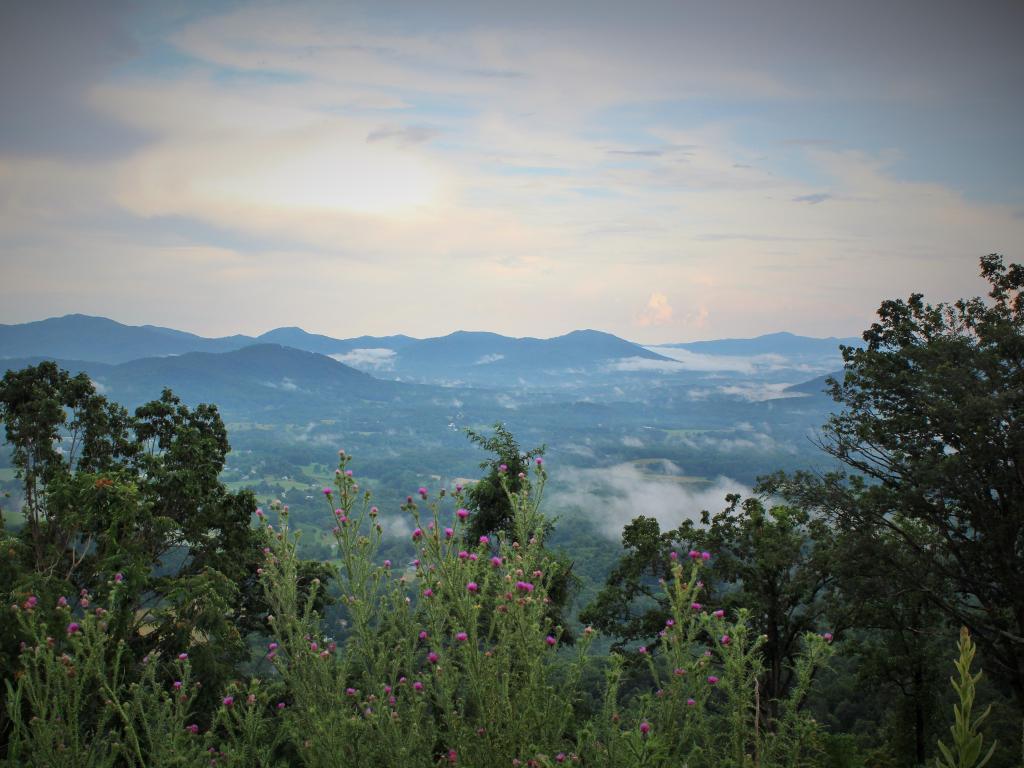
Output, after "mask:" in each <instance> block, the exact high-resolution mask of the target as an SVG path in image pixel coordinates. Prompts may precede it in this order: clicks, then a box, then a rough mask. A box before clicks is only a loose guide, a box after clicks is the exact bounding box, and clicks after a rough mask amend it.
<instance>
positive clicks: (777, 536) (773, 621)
mask: <svg viewBox="0 0 1024 768" xmlns="http://www.w3.org/2000/svg"><path fill="white" fill-rule="evenodd" d="M726 502H727V506H726V508H725V509H724V510H723V511H721V512H719V513H717V514H715V515H711V514H710V513H708V512H706V511H705V512H703V513H702V515H701V522H700V525H697V524H695V523H694V522H693V521H691V520H687V521H685V522H684V523H683V524H682V525H680V526H679V527H678V528H676V529H674V530H670V531H665V532H662V531H661V530H660V526H659V524H658V521H657V520H655V519H653V518H648V517H638V518H636V519H634V520H633V522H631V523H630V524H629V525H627V526H626V528H625V530H624V531H623V535H622V544H623V547H624V548H625V550H626V552H625V554H624V555H623V557H622V559H621V560H620V561H619V564H618V565H617V566H616V567H615V569H614V570H613V571H612V573H611V574H610V575H609V577H608V581H607V583H606V585H605V587H604V589H603V590H602V591H601V592H600V593H599V595H598V597H597V599H596V600H595V601H594V602H593V603H592V604H591V605H590V606H588V607H587V609H586V610H585V611H584V612H583V613H582V615H581V618H582V620H583V621H585V622H589V623H592V624H593V625H594V626H595V627H596V628H598V629H601V630H603V631H605V632H608V633H610V634H612V635H614V636H617V637H618V638H620V639H619V641H618V643H617V645H618V646H619V647H622V646H624V645H626V644H628V643H631V642H635V641H644V642H645V644H646V645H647V646H651V645H656V644H657V643H658V637H659V633H660V632H661V630H662V629H663V628H664V627H665V621H666V620H667V619H668V618H669V612H668V606H667V604H666V603H665V599H664V597H663V596H662V594H661V582H663V581H665V580H667V579H668V578H670V575H671V573H672V563H673V559H674V558H673V553H675V558H679V557H683V558H685V557H687V556H688V554H689V552H690V551H693V552H694V553H699V554H700V555H701V556H702V555H703V552H708V553H709V554H710V555H711V561H710V563H711V567H710V570H709V572H708V575H707V576H706V577H705V578H704V579H703V580H704V590H703V593H702V594H703V597H702V603H703V604H704V605H714V606H716V607H720V608H722V609H724V610H726V611H733V610H737V609H738V608H740V607H748V608H750V609H751V615H750V618H751V622H752V626H753V628H754V629H755V630H756V631H757V632H758V633H761V634H763V635H765V644H764V654H765V666H766V669H765V674H764V676H763V691H764V693H765V701H766V702H772V701H775V700H777V699H779V698H780V697H781V696H782V695H783V694H784V692H785V691H786V690H787V689H788V688H789V686H790V685H791V683H792V669H793V663H794V660H795V658H796V655H797V652H798V650H799V647H800V642H801V637H802V636H803V635H804V634H805V633H806V632H808V631H814V630H817V629H819V628H820V625H821V624H822V623H823V621H824V620H825V613H826V607H827V598H828V597H829V595H830V590H831V588H832V582H833V577H832V566H833V560H834V558H835V557H836V551H835V541H834V536H833V532H832V530H831V528H830V527H829V526H828V525H827V523H826V522H825V521H824V520H823V519H821V518H819V517H814V516H812V515H810V514H809V513H808V512H806V511H805V510H803V509H801V508H799V507H794V506H789V505H782V504H780V505H775V506H772V507H770V508H766V507H765V505H764V502H763V501H762V499H759V498H756V497H754V498H748V499H746V500H741V498H740V496H739V495H737V494H730V495H729V496H727V497H726ZM768 710H769V713H770V711H771V705H769V706H768Z"/></svg>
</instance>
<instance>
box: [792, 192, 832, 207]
mask: <svg viewBox="0 0 1024 768" xmlns="http://www.w3.org/2000/svg"><path fill="white" fill-rule="evenodd" d="M831 199H832V195H830V194H828V193H826V192H815V193H813V194H810V195H797V196H796V197H794V198H793V202H794V203H809V204H810V205H818V203H823V202H825V201H826V200H831Z"/></svg>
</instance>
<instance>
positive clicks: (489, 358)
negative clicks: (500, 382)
mask: <svg viewBox="0 0 1024 768" xmlns="http://www.w3.org/2000/svg"><path fill="white" fill-rule="evenodd" d="M504 359H505V356H504V355H499V354H497V353H495V354H490V355H484V356H483V357H481V358H480V359H479V360H477V361H476V362H474V363H473V365H489V364H490V363H496V362H498V361H499V360H504Z"/></svg>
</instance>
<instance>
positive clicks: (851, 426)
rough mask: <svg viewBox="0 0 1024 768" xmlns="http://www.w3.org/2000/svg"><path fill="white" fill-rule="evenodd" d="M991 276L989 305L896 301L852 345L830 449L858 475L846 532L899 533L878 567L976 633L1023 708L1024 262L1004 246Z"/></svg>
mask: <svg viewBox="0 0 1024 768" xmlns="http://www.w3.org/2000/svg"><path fill="white" fill-rule="evenodd" d="M981 274H982V276H983V277H984V278H985V279H986V280H987V281H988V283H989V289H990V290H989V294H988V300H985V299H982V298H972V299H960V300H958V301H956V302H953V303H939V304H936V305H932V304H928V303H926V302H925V301H924V299H923V297H922V295H921V294H913V295H911V296H910V297H909V298H908V299H907V300H906V301H903V300H890V301H886V302H883V304H882V305H881V307H880V309H879V310H878V316H879V321H878V322H876V323H874V324H873V325H872V326H871V328H869V329H868V330H867V331H865V333H864V340H865V341H866V342H867V346H866V347H865V348H850V347H844V348H843V358H844V361H845V363H846V366H845V372H844V377H843V379H842V381H833V382H832V383H831V387H832V390H831V391H832V396H833V398H834V399H835V400H836V402H837V403H839V404H841V405H842V406H843V410H842V411H841V412H839V413H838V414H836V415H834V416H833V417H832V418H831V419H830V421H829V423H828V425H827V426H826V430H825V437H826V439H825V441H824V442H823V447H824V448H825V450H826V451H827V452H828V453H830V454H831V455H832V456H834V457H836V458H837V459H839V460H840V461H842V462H843V463H844V464H846V465H847V466H848V467H849V468H850V469H852V470H853V471H854V472H855V473H857V475H858V476H857V477H854V478H852V479H851V483H850V488H849V489H848V490H849V491H850V492H849V493H847V495H846V497H845V500H843V501H842V503H838V504H835V505H834V507H833V512H834V514H835V518H836V520H837V521H838V523H839V525H840V526H841V528H842V529H844V530H846V531H888V532H889V533H890V534H891V535H892V536H893V537H895V538H896V539H897V540H899V541H900V542H901V544H902V550H903V556H901V557H900V558H898V559H896V560H894V561H890V562H885V563H878V566H880V567H884V568H885V569H886V570H887V572H888V578H891V579H894V580H896V581H898V582H899V583H902V584H905V585H908V586H912V587H916V588H917V590H918V591H919V593H920V594H921V595H922V596H924V597H925V598H926V599H927V600H928V601H929V602H931V603H932V604H933V605H935V606H936V607H937V608H939V609H940V610H942V611H943V612H944V613H946V614H947V615H948V616H949V617H950V620H951V621H953V622H955V623H956V624H962V625H965V626H967V627H969V628H970V630H971V633H972V635H973V636H974V638H975V639H976V640H977V642H978V646H979V648H981V650H982V651H983V660H984V663H985V664H986V665H987V666H989V668H990V669H991V670H992V671H993V672H994V673H995V674H994V677H996V678H997V679H1001V680H1005V681H1006V683H1007V684H1009V686H1010V687H1011V688H1012V689H1013V691H1014V693H1015V695H1016V698H1017V700H1018V702H1019V704H1020V705H1021V706H1024V426H1022V424H1021V422H1020V415H1021V412H1022V409H1024V292H1022V289H1024V268H1022V267H1021V265H1019V264H1011V265H1009V266H1005V265H1004V264H1003V260H1002V257H1000V256H998V255H996V254H992V255H989V256H985V257H983V258H982V259H981ZM861 478H863V479H861Z"/></svg>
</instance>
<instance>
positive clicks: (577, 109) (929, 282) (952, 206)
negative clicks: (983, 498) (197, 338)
mask: <svg viewBox="0 0 1024 768" xmlns="http://www.w3.org/2000/svg"><path fill="white" fill-rule="evenodd" d="M0 17H2V23H0V99H2V101H0V104H2V109H0V322H3V323H16V322H25V321H29V320H38V319H42V318H45V317H50V316H54V315H63V314H68V313H73V312H81V313H86V314H96V315H103V316H106V317H111V318H113V319H115V320H119V321H121V322H125V323H130V324H144V323H152V324H157V325H165V326H170V327H175V328H179V329H182V330H188V331H192V332H195V333H200V334H203V335H227V334H233V333H249V334H256V333H260V332H263V331H266V330H269V329H271V328H274V327H278V326H292V325H298V326H301V327H303V328H305V329H306V330H309V331H312V332H318V333H325V334H329V335H332V336H338V337H352V336H357V335H362V334H371V335H386V334H392V333H406V334H409V335H412V336H417V337H426V336H436V335H442V334H446V333H450V332H452V331H455V330H459V329H463V330H487V331H494V332H498V333H503V334H506V335H510V336H538V337H550V336H556V335H560V334H562V333H566V332H568V331H571V330H573V329H579V328H594V329H599V330H604V331H608V332H611V333H615V334H617V335H620V336H622V337H624V338H627V339H631V340H635V341H639V342H641V343H646V344H656V343H666V342H681V341H690V340H698V339H711V338H723V337H749V336H756V335H759V334H762V333H769V332H775V331H780V330H788V331H792V332H795V333H801V334H806V335H811V336H833V335H834V336H854V335H858V334H859V333H860V332H861V331H862V330H863V329H864V328H866V327H867V326H868V325H869V324H870V323H871V321H872V319H873V315H874V312H875V310H876V309H877V308H878V306H879V304H880V303H881V301H882V300H884V299H887V298H893V297H905V296H907V295H908V294H910V293H911V292H921V293H924V294H925V295H926V297H928V298H929V299H932V300H936V301H939V300H949V299H954V298H957V297H959V296H964V295H978V294H980V293H983V292H984V285H983V283H982V282H981V281H980V279H979V278H978V276H977V273H978V258H979V257H980V256H981V255H983V254H986V253H990V252H998V253H1002V254H1004V255H1005V256H1006V258H1007V260H1008V261H1016V262H1020V261H1021V260H1024V253H1022V250H1024V149H1022V142H1021V126H1022V124H1024V120H1022V118H1024V99H1022V98H1021V87H1022V85H1021V84H1022V83H1024V46H1021V45H1020V44H1019V42H1020V41H1019V36H1020V32H1021V30H1022V29H1024V3H1020V2H1015V1H1012V0H1011V1H1009V2H1000V1H998V0H991V1H990V2H979V3H964V2H946V1H945V0H927V1H926V2H925V1H919V0H904V2H898V3H893V2H890V1H888V0H887V1H886V2H877V1H876V0H861V1H860V2H856V3H852V2H823V1H822V0H809V1H807V2H803V1H800V2H796V1H794V0H788V1H782V2H765V1H764V0H748V1H746V2H732V1H730V0H721V1H720V2H707V1H706V0H703V1H702V2H685V1H681V0H676V1H675V2H644V1H643V0H634V1H633V2H628V3H627V2H615V3H610V2H603V1H602V0H586V1H585V2H568V1H563V2H550V0H548V1H547V2H533V0H516V2H502V3H492V2H488V1H487V0H475V1H474V2H423V0H416V2H407V3H405V2H386V1H384V0H378V1H374V2H331V3H302V2H288V3H283V2H282V3H223V2H222V3H212V2H204V3H192V4H189V3H175V2H161V3H147V2H108V1H107V0H93V1H92V2H89V3H82V2H66V3H58V2H48V1H47V0H40V1H39V2H14V0H3V2H0Z"/></svg>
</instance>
